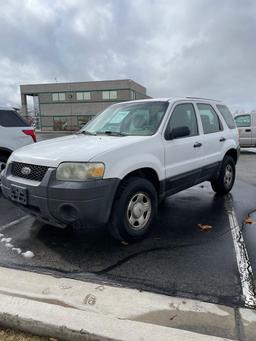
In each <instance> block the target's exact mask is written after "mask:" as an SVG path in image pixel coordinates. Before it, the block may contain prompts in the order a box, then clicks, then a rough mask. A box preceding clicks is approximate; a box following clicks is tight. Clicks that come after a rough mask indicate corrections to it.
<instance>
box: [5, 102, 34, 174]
mask: <svg viewBox="0 0 256 341" xmlns="http://www.w3.org/2000/svg"><path fill="white" fill-rule="evenodd" d="M33 142H36V136H35V131H34V129H33V128H31V127H29V125H28V123H27V122H26V121H25V120H24V119H23V118H22V117H21V116H20V115H19V114H18V113H17V111H16V110H14V109H12V108H8V107H7V108H6V107H0V172H1V170H2V169H4V167H5V165H6V162H7V160H8V158H9V156H10V155H11V153H12V152H13V151H14V150H16V149H18V148H20V147H23V146H25V145H28V144H31V143H33Z"/></svg>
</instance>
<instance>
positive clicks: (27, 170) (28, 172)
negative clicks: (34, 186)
mask: <svg viewBox="0 0 256 341" xmlns="http://www.w3.org/2000/svg"><path fill="white" fill-rule="evenodd" d="M21 173H22V174H23V175H29V174H30V173H31V169H30V168H29V167H23V168H21Z"/></svg>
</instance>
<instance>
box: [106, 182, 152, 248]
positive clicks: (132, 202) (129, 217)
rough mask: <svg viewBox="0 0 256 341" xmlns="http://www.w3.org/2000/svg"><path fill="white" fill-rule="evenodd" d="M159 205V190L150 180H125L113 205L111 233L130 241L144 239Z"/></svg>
mask: <svg viewBox="0 0 256 341" xmlns="http://www.w3.org/2000/svg"><path fill="white" fill-rule="evenodd" d="M157 207H158V198H157V192H156V189H155V187H154V186H153V184H152V183H151V182H150V181H148V180H146V179H144V178H140V177H131V178H128V179H126V180H124V181H123V182H122V183H121V185H120V187H119V190H118V192H117V194H116V198H115V202H114V205H113V209H112V214H111V218H110V222H109V232H110V234H111V235H112V236H113V237H114V238H115V239H117V240H120V241H125V242H128V243H131V242H136V241H139V240H141V239H143V238H144V237H145V236H146V235H147V233H148V232H149V230H150V227H151V226H152V222H153V220H154V218H155V216H156V214H157ZM136 215H138V217H137V216H136ZM133 220H134V222H132V221H133ZM142 221H144V223H142ZM131 222H132V223H133V225H132V223H131ZM140 225H141V226H140Z"/></svg>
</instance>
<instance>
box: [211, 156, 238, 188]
mask: <svg viewBox="0 0 256 341" xmlns="http://www.w3.org/2000/svg"><path fill="white" fill-rule="evenodd" d="M235 177H236V165H235V161H234V159H233V158H232V157H231V156H225V158H224V160H223V162H222V165H221V169H220V172H219V175H218V177H217V178H216V179H213V180H212V181H211V185H212V189H213V190H214V191H215V192H216V193H219V194H227V193H229V192H230V191H231V189H232V187H233V185H234V182H235Z"/></svg>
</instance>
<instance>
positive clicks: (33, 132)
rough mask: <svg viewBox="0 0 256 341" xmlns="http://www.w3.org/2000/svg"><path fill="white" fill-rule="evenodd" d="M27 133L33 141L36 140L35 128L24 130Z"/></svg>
mask: <svg viewBox="0 0 256 341" xmlns="http://www.w3.org/2000/svg"><path fill="white" fill-rule="evenodd" d="M22 131H23V133H24V134H25V135H28V136H31V137H32V139H33V141H34V142H36V133H35V131H34V129H26V130H22Z"/></svg>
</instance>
